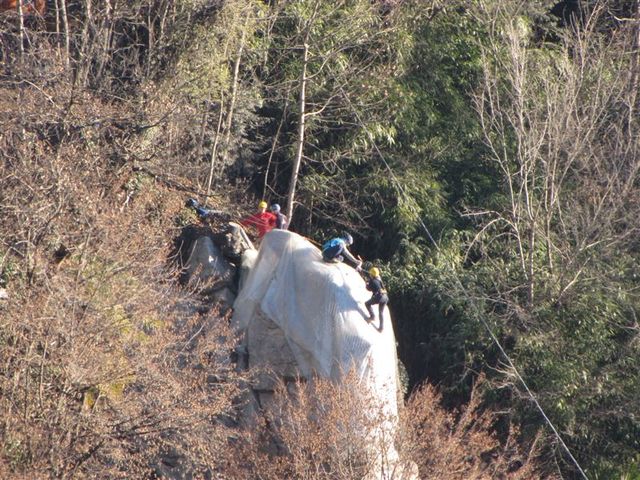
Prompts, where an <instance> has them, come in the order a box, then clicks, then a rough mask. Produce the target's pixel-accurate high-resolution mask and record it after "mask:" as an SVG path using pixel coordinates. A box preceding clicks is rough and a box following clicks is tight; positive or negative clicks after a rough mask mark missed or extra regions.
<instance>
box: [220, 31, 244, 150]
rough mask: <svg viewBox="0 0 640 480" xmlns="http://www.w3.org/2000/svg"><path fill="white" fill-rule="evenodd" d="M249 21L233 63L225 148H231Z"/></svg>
mask: <svg viewBox="0 0 640 480" xmlns="http://www.w3.org/2000/svg"><path fill="white" fill-rule="evenodd" d="M247 23H248V21H246V22H245V24H244V27H243V29H242V37H241V38H240V47H239V48H238V55H237V57H236V61H235V63H234V65H233V83H232V84H231V100H230V101H229V111H228V112H227V121H226V125H225V135H224V148H225V149H226V150H229V139H230V138H231V123H232V122H233V111H234V109H235V106H236V99H237V97H238V82H239V77H240V60H241V59H242V52H243V50H244V43H245V38H246V36H247Z"/></svg>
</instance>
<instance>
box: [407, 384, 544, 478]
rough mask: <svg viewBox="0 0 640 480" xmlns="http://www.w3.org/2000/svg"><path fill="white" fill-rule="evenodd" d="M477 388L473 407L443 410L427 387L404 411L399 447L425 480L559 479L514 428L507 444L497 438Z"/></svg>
mask: <svg viewBox="0 0 640 480" xmlns="http://www.w3.org/2000/svg"><path fill="white" fill-rule="evenodd" d="M482 382H483V379H482V378H481V379H480V380H479V383H478V384H476V387H475V388H474V390H473V392H472V395H471V398H470V400H469V403H468V404H467V405H466V406H464V408H463V409H462V410H460V411H457V412H450V411H447V410H445V409H444V408H443V407H442V406H441V400H442V399H441V396H440V394H439V393H438V392H437V390H436V389H435V388H434V387H433V386H432V385H429V384H425V385H423V386H421V387H420V388H418V389H417V390H416V391H415V392H414V393H413V394H412V395H411V397H410V399H409V401H408V402H407V405H406V407H405V408H404V409H403V410H402V411H401V416H400V428H399V441H398V444H399V446H400V448H401V451H402V453H403V455H405V456H407V457H408V458H410V459H412V460H413V461H415V462H416V463H417V465H418V468H419V470H420V477H421V478H440V479H451V480H453V479H459V480H467V479H478V480H480V479H487V480H489V479H513V480H516V479H517V480H527V479H532V480H533V479H540V478H555V477H553V476H548V475H544V474H543V473H542V469H541V467H542V464H541V463H540V462H539V461H538V459H537V457H536V454H537V449H536V442H535V441H534V442H533V444H532V445H531V447H530V448H529V449H528V450H525V449H523V448H522V447H521V446H520V445H519V444H518V443H517V440H518V432H517V431H516V429H515V428H513V427H510V431H509V432H508V434H507V435H506V438H503V439H498V436H497V435H496V434H495V433H493V427H494V426H495V423H496V417H495V415H494V414H493V412H491V411H487V410H483V409H482V408H481V405H480V403H481V402H480V395H479V394H478V393H477V392H478V390H479V389H480V388H479V387H480V386H481V385H482Z"/></svg>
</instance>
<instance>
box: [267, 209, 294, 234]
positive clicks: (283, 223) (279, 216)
mask: <svg viewBox="0 0 640 480" xmlns="http://www.w3.org/2000/svg"><path fill="white" fill-rule="evenodd" d="M269 210H271V213H273V214H274V215H275V216H276V227H275V228H279V229H280V230H286V229H287V228H288V227H289V222H288V221H287V216H286V215H285V214H284V213H282V212H281V211H280V205H278V204H277V203H272V204H271V206H270V207H269Z"/></svg>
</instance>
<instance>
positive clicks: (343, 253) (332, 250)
mask: <svg viewBox="0 0 640 480" xmlns="http://www.w3.org/2000/svg"><path fill="white" fill-rule="evenodd" d="M352 244H353V237H352V236H351V235H350V234H348V233H345V234H344V235H342V236H341V237H336V238H332V239H331V240H329V241H328V242H326V243H325V244H324V245H323V246H322V260H324V261H325V262H327V263H340V262H343V261H344V260H345V259H346V260H347V261H349V262H350V263H352V264H353V265H354V266H355V269H356V270H357V271H360V267H362V262H361V261H360V260H358V259H357V258H356V257H354V256H353V255H352V254H351V252H350V251H349V249H348V248H347V247H348V246H350V245H352Z"/></svg>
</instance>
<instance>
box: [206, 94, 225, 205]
mask: <svg viewBox="0 0 640 480" xmlns="http://www.w3.org/2000/svg"><path fill="white" fill-rule="evenodd" d="M223 112H224V92H221V94H220V113H219V114H218V126H217V128H216V136H215V138H214V140H213V148H212V149H211V157H210V159H209V179H208V181H207V196H206V197H205V199H204V206H205V207H206V206H207V202H208V201H209V194H210V193H211V183H212V182H213V173H214V170H215V164H216V156H217V154H218V153H217V152H218V139H219V138H220V129H221V128H222V118H223V117H224V115H223Z"/></svg>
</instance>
